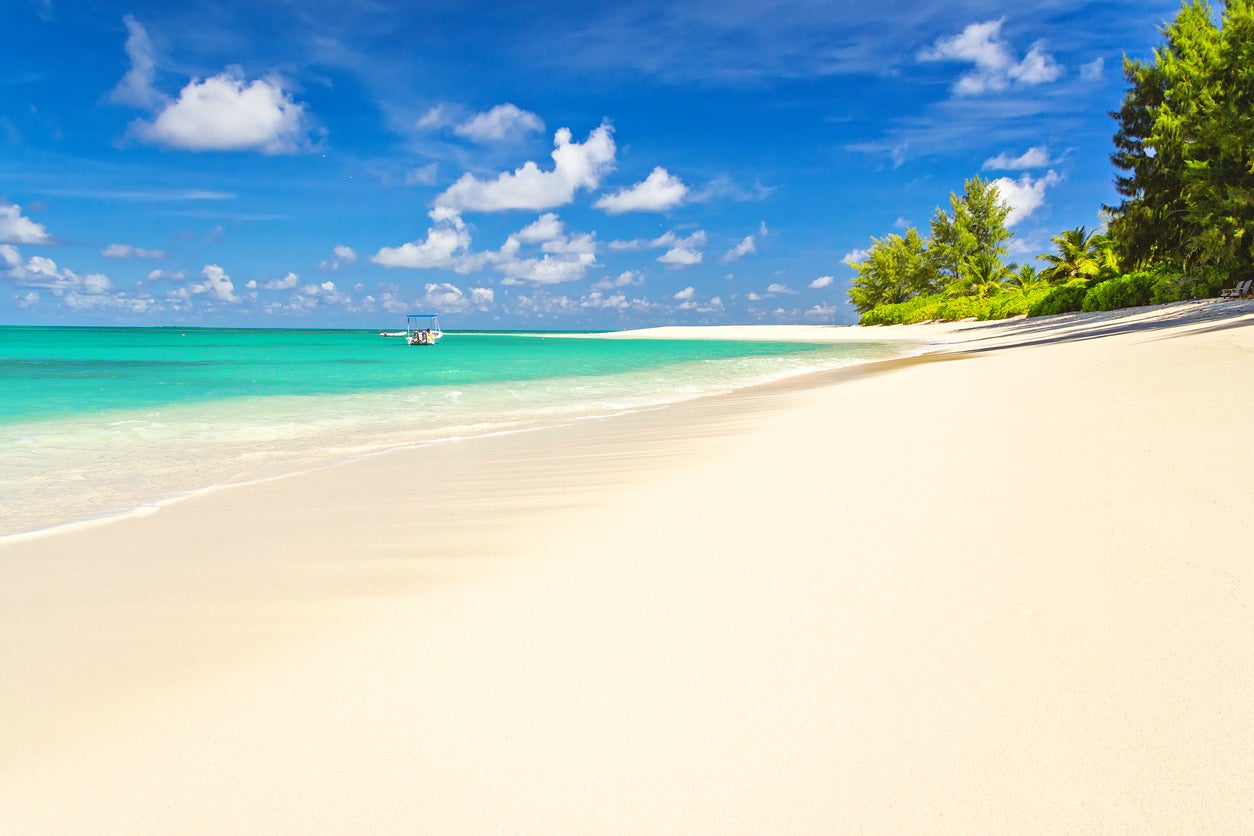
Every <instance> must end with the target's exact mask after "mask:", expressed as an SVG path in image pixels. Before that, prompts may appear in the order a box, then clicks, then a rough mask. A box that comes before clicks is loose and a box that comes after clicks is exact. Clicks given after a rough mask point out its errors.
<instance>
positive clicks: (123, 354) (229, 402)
mask: <svg viewBox="0 0 1254 836" xmlns="http://www.w3.org/2000/svg"><path fill="white" fill-rule="evenodd" d="M896 350H897V349H894V348H890V347H889V346H885V345H876V344H858V345H838V346H834V345H814V344H805V343H765V342H737V341H715V340H710V341H704V340H703V341H693V340H605V339H570V338H563V337H560V336H559V335H555V334H549V335H545V334H519V333H513V334H510V333H502V334H470V333H449V334H447V335H446V336H445V338H444V339H443V340H442V341H441V342H440V344H439V345H438V346H435V347H433V348H416V347H410V346H408V345H406V344H405V341H404V340H402V339H397V338H383V337H380V336H379V335H378V334H377V333H376V332H366V331H313V330H310V331H293V330H236V329H222V330H217V329H192V330H187V329H171V328H36V327H0V395H2V397H0V535H5V534H13V533H19V532H26V531H32V530H37V529H41V528H46V527H49V526H53V525H57V524H61V523H66V522H72V521H77V520H83V519H90V518H95V517H101V516H108V515H112V514H116V513H121V512H125V511H128V510H133V509H137V508H142V507H145V506H149V505H151V504H152V503H156V502H160V501H162V500H165V499H169V498H171V497H176V496H180V495H184V494H187V493H189V492H192V491H197V490H203V489H206V488H210V487H213V486H217V485H224V484H230V483H234V482H241V481H248V480H253V479H259V478H267V477H270V476H275V475H280V474H283V473H290V472H295V471H299V470H302V469H307V468H309V467H316V466H321V465H325V464H329V463H332V462H335V461H339V460H343V459H346V458H351V457H354V456H358V455H364V454H368V453H373V452H378V451H381V450H386V449H392V448H397V447H404V446H410V445H416V444H424V443H434V442H439V441H446V440H450V439H457V438H466V437H471V436H475V435H486V434H490V433H496V432H507V431H515V430H520V429H528V428H532V427H540V426H548V425H554V424H560V423H565V422H569V421H573V420H581V419H587V418H595V417H600V416H605V415H611V414H615V413H620V412H625V411H630V410H635V409H643V408H652V407H657V406H662V405H665V404H668V403H674V402H677V401H681V400H686V399H689V398H694V397H700V396H703V395H707V394H714V393H717V392H726V391H731V390H734V389H737V388H741V387H744V386H749V385H753V384H756V383H762V382H766V381H770V380H776V379H780V378H782V377H787V376H790V375H795V374H802V373H805V372H809V371H816V370H820V369H825V368H833V367H835V366H839V365H845V364H848V363H851V362H859V361H865V360H869V359H875V358H879V357H885V356H889V355H891V354H893V353H895V352H896Z"/></svg>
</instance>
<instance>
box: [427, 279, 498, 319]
mask: <svg viewBox="0 0 1254 836" xmlns="http://www.w3.org/2000/svg"><path fill="white" fill-rule="evenodd" d="M495 297H496V293H495V291H493V290H492V288H490V287H476V288H472V289H471V291H470V295H469V296H467V295H466V294H465V293H464V292H463V291H462V289H461V288H459V287H458V286H457V285H454V284H450V283H448V282H431V283H428V284H427V286H426V287H425V288H424V291H423V295H422V296H421V297H419V298H418V300H417V301H416V302H415V303H414V304H416V305H418V306H419V307H423V308H428V309H430V310H434V311H436V312H437V313H460V312H464V311H468V310H471V309H472V308H473V309H475V310H480V311H486V310H488V309H489V308H490V307H491V306H492V302H493V300H494V299H495Z"/></svg>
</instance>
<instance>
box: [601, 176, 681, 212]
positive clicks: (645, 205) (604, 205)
mask: <svg viewBox="0 0 1254 836" xmlns="http://www.w3.org/2000/svg"><path fill="white" fill-rule="evenodd" d="M687 194H688V187H687V186H685V185H684V182H683V181H682V180H680V179H679V178H678V177H676V176H674V175H673V174H671V173H670V172H668V171H667V170H666V169H664V168H662V167H661V166H658V167H657V168H655V169H653V171H652V173H650V174H649V176H648V177H646V178H645V179H644V180H642V181H641V182H639V183H637V184H636V185H634V186H632V187H630V188H627V189H620V190H619V191H617V192H615V193H614V194H609V195H605V196H604V197H602V198H601V199H600V200H598V201H597V202H596V203H594V204H593V205H594V206H596V207H597V208H598V209H604V210H605V211H606V212H609V213H610V214H611V215H620V214H622V213H624V212H665V211H666V210H668V209H673V208H674V207H676V206H678V205H679V204H680V203H682V202H683V200H684V196H685V195H687Z"/></svg>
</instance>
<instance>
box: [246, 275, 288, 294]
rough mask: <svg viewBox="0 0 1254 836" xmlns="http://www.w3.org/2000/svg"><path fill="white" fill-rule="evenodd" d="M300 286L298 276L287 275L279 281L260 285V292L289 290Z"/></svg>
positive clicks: (275, 280)
mask: <svg viewBox="0 0 1254 836" xmlns="http://www.w3.org/2000/svg"><path fill="white" fill-rule="evenodd" d="M249 284H250V285H251V284H252V283H251V282H250V283H249ZM298 284H300V276H298V275H296V274H295V273H288V274H287V275H286V276H284V277H283V278H281V279H271V280H270V281H268V282H265V283H263V284H262V285H261V289H262V290H291V289H292V288H294V287H296V285H298Z"/></svg>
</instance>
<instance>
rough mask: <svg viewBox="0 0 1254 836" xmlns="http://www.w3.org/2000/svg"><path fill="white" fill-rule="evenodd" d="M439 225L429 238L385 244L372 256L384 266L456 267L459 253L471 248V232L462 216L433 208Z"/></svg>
mask: <svg viewBox="0 0 1254 836" xmlns="http://www.w3.org/2000/svg"><path fill="white" fill-rule="evenodd" d="M431 214H432V218H433V219H436V220H437V223H436V226H433V227H431V228H430V229H428V230H427V237H426V240H423V241H411V242H410V243H408V244H402V245H401V246H399V247H383V248H381V249H380V250H379V251H378V252H377V253H375V254H374V256H373V257H372V258H371V259H370V260H371V261H373V262H374V263H375V264H379V265H382V266H384V267H410V268H413V269H419V270H421V269H430V268H441V269H446V270H448V269H453V268H454V266H455V265H456V263H457V257H458V256H459V255H462V254H465V253H467V252H468V251H469V249H470V233H469V232H468V231H467V230H466V225H465V224H464V223H463V222H462V220H461V218H458V217H456V216H446V215H443V214H440V213H436V212H432V213H431Z"/></svg>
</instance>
